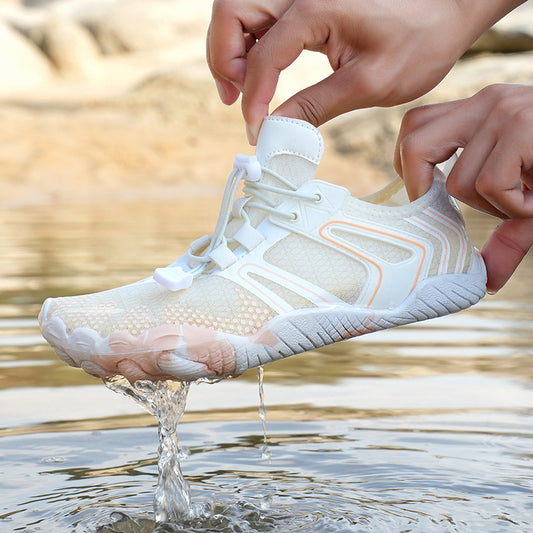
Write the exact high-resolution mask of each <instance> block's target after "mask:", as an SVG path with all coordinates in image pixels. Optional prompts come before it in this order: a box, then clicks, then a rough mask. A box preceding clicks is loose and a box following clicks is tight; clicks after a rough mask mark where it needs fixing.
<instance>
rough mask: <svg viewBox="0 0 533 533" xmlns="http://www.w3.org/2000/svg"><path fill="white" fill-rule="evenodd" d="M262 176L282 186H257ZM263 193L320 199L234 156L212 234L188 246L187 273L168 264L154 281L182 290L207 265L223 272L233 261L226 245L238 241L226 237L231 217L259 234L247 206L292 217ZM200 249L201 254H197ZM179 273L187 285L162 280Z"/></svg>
mask: <svg viewBox="0 0 533 533" xmlns="http://www.w3.org/2000/svg"><path fill="white" fill-rule="evenodd" d="M262 173H265V174H268V175H270V176H272V177H273V178H275V179H276V180H277V181H278V182H279V183H280V184H282V185H284V187H277V186H275V185H269V184H267V183H261V182H260V181H259V180H260V178H261V174H262ZM241 180H244V182H245V185H244V188H243V192H244V197H243V198H242V199H241V202H240V205H236V207H237V208H236V209H232V207H233V205H234V199H235V194H236V193H237V189H238V187H239V184H240V182H241ZM267 192H268V193H274V194H276V195H280V196H286V197H290V198H298V199H302V200H307V201H315V202H316V201H320V200H321V197H320V195H318V194H303V193H301V192H298V191H297V187H296V186H295V185H293V184H292V183H291V182H290V181H289V180H287V179H286V178H284V177H283V176H281V175H280V174H278V173H277V172H274V171H273V170H270V169H269V168H266V167H261V166H260V164H259V162H258V161H257V158H256V157H255V156H245V155H243V154H238V155H237V157H236V159H235V164H234V166H233V171H232V172H231V174H230V176H229V178H228V182H227V183H226V187H225V189H224V196H223V197H222V205H221V207H220V212H219V215H218V220H217V223H216V226H215V231H214V232H213V235H205V236H204V237H201V238H200V239H197V240H196V241H194V242H193V243H192V244H191V246H190V248H189V250H188V251H187V254H186V255H187V259H188V263H189V267H190V270H189V271H188V272H184V271H183V270H182V269H181V268H180V267H176V266H173V265H170V267H166V268H165V269H157V270H156V274H157V276H156V275H154V278H155V279H156V281H158V282H159V283H160V284H162V285H164V286H166V287H167V288H170V289H172V290H177V289H180V288H186V286H190V284H191V283H192V278H193V277H196V276H198V275H200V274H201V273H202V272H203V271H204V270H205V269H206V268H207V267H208V265H210V264H212V263H216V264H217V266H218V267H219V268H220V269H221V270H223V269H224V268H226V266H227V263H228V262H230V264H231V263H232V262H234V261H235V260H236V257H235V255H234V254H233V252H232V251H231V250H230V249H229V247H228V245H231V244H234V243H237V242H239V241H238V240H237V239H236V238H234V237H229V238H228V237H226V235H225V232H226V228H227V226H228V223H229V221H230V220H231V219H232V218H242V219H243V223H242V225H241V228H242V226H245V225H247V226H248V228H247V229H248V230H249V231H250V232H256V233H257V234H259V232H257V230H256V229H255V228H253V227H252V226H251V223H250V217H249V216H248V213H247V209H249V208H250V207H254V208H256V209H260V210H261V211H264V212H266V213H269V214H274V215H277V216H280V217H283V218H286V219H288V220H291V219H294V218H295V214H294V213H287V212H285V211H283V210H281V209H279V204H280V202H279V201H276V200H275V199H274V198H272V197H271V196H269V195H267V194H265V193H267ZM232 212H233V217H232ZM236 234H237V232H236ZM201 250H204V251H203V252H202V253H201V254H199V252H200V251H201ZM171 269H179V271H180V272H179V273H178V272H175V271H174V272H172V271H171ZM164 271H166V274H168V276H166V274H165V272H164ZM182 274H183V275H184V276H186V277H187V282H186V283H185V284H183V283H178V284H177V285H176V284H172V283H170V282H168V280H166V277H173V278H175V279H178V278H180V277H181V275H182ZM171 285H172V286H171ZM178 285H179V286H178ZM183 285H185V286H183Z"/></svg>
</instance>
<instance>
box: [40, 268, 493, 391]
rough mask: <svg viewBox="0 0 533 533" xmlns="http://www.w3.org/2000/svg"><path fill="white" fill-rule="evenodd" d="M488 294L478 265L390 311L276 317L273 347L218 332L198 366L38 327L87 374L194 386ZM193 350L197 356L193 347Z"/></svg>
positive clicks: (168, 353)
mask: <svg viewBox="0 0 533 533" xmlns="http://www.w3.org/2000/svg"><path fill="white" fill-rule="evenodd" d="M485 290H486V273H485V269H484V265H482V263H481V264H480V265H478V268H477V271H476V272H475V273H463V274H447V275H442V276H438V277H434V278H428V279H426V280H423V281H422V282H420V283H419V284H418V285H417V286H416V288H415V289H414V290H413V292H412V293H411V294H410V295H409V296H408V297H407V298H406V299H405V300H404V301H403V302H402V303H401V304H400V305H398V306H397V307H395V308H393V309H384V310H383V309H382V310H373V309H368V308H353V307H352V306H349V305H343V306H333V307H327V308H323V307H320V308H313V309H303V310H296V311H292V312H290V313H286V314H284V315H278V316H277V317H275V318H273V319H272V320H271V321H270V322H269V323H267V324H266V325H265V326H263V328H261V330H260V332H259V333H261V331H268V332H269V335H268V337H269V339H274V342H272V341H270V342H268V343H261V342H257V338H258V335H257V334H255V335H254V339H252V338H250V337H241V336H237V335H229V334H224V333H220V334H219V335H220V339H219V341H217V342H214V343H212V344H203V345H201V349H202V350H203V352H204V353H203V354H202V361H195V360H192V359H191V358H189V357H188V356H187V353H186V350H184V348H183V346H176V347H174V349H172V348H171V349H166V350H164V351H158V352H152V351H150V352H148V351H147V352H136V353H121V354H119V355H117V354H110V353H109V352H107V353H106V351H105V350H102V349H101V348H99V346H104V345H105V344H106V339H103V338H102V337H100V336H99V335H98V333H96V332H95V331H93V330H91V329H89V328H78V329H76V330H74V331H73V332H72V333H68V332H67V330H66V328H65V326H64V324H63V323H62V322H61V320H60V319H59V318H58V317H52V318H50V319H49V318H48V317H47V305H46V304H45V306H43V311H42V312H41V316H40V321H41V328H42V331H43V335H44V336H45V338H46V340H48V342H50V344H51V345H52V346H53V348H54V350H55V351H56V353H57V355H58V357H59V358H60V359H62V360H63V361H65V362H66V363H68V364H69V365H71V366H75V367H81V368H83V369H84V370H85V371H86V372H88V373H89V374H92V375H95V376H99V377H109V376H111V375H115V374H122V375H124V376H125V377H127V378H128V379H129V380H130V381H136V380H137V379H152V380H158V379H175V380H182V381H194V380H197V379H200V378H208V379H209V378H211V379H213V378H215V379H218V378H220V377H227V376H228V375H239V374H242V373H243V372H244V371H245V370H247V369H249V368H253V367H257V366H261V365H265V364H267V363H271V362H273V361H277V360H279V359H284V358H286V357H289V356H291V355H295V354H298V353H302V352H305V351H308V350H313V349H316V348H321V347H323V346H327V345H329V344H333V343H336V342H339V341H343V340H346V339H351V338H354V337H358V336H360V335H364V334H367V333H371V332H374V331H378V330H384V329H389V328H392V327H397V326H402V325H405V324H409V323H413V322H419V321H422V320H428V319H431V318H436V317H439V316H444V315H448V314H451V313H455V312H457V311H461V310H463V309H466V308H468V307H470V306H472V305H474V304H475V303H477V302H478V301H479V300H480V299H481V298H483V296H484V295H485ZM74 337H75V342H73V340H74ZM260 337H261V335H259V338H260ZM221 342H223V344H222V345H221ZM73 346H75V349H74V348H72V347H73ZM195 351H196V352H197V351H198V348H197V347H196V348H195ZM222 352H223V353H222ZM221 357H226V358H227V357H229V358H230V359H231V358H233V361H234V369H233V370H232V371H231V372H230V373H220V372H217V371H216V370H213V368H212V367H211V366H210V365H209V364H206V363H205V362H206V361H216V360H220V358H221ZM95 359H96V360H97V361H95Z"/></svg>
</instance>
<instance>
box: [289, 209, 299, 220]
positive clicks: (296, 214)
mask: <svg viewBox="0 0 533 533" xmlns="http://www.w3.org/2000/svg"><path fill="white" fill-rule="evenodd" d="M291 215H292V219H291V220H292V221H295V220H298V218H299V215H298V213H297V212H296V211H293V212H292V213H291Z"/></svg>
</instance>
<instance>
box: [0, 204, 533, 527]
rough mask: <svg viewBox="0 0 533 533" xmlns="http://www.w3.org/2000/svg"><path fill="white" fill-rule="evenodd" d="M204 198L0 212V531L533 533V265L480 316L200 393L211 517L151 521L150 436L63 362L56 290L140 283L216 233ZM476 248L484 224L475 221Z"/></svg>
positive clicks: (398, 332) (187, 445) (339, 349)
mask: <svg viewBox="0 0 533 533" xmlns="http://www.w3.org/2000/svg"><path fill="white" fill-rule="evenodd" d="M217 212H218V199H217V198H214V197H211V196H202V197H194V198H193V197H185V198H181V199H162V200H161V201H136V200H134V199H132V200H131V201H130V202H123V203H114V204H105V203H102V204H80V205H76V206H54V207H53V208H52V207H49V206H48V207H47V206H34V207H27V208H21V209H14V210H9V211H1V212H0V249H1V250H2V254H1V256H0V294H1V296H0V406H1V407H0V487H1V490H2V492H1V494H2V498H1V501H0V531H1V532H2V533H3V532H4V531H5V532H6V533H7V532H15V531H24V532H37V531H39V532H41V531H42V532H48V533H55V532H76V533H82V532H83V533H85V532H87V533H89V532H90V533H94V532H97V531H98V532H99V533H111V532H131V533H147V532H151V531H157V532H159V533H162V532H177V531H189V532H196V531H198V532H219V531H220V532H224V531H228V532H237V531H238V532H251V531H278V532H290V531H298V532H310V533H311V532H312V533H314V532H327V533H329V532H344V531H346V532H352V531H355V532H359V531H361V532H366V531H375V532H379V533H384V532H385V533H386V532H389V531H390V532H394V533H396V532H399V531H419V532H424V533H427V532H432V531H444V532H452V531H459V532H478V531H483V532H484V533H492V532H500V531H501V532H508V531H516V532H525V531H531V530H533V452H532V450H533V424H532V415H533V364H532V363H533V343H532V341H533V283H532V282H533V275H532V274H533V258H532V257H531V256H529V257H528V258H527V259H526V261H525V262H524V263H523V264H522V266H521V268H520V270H519V272H518V273H517V275H516V276H515V277H514V278H513V280H512V281H511V282H510V283H509V284H508V286H507V287H506V288H505V289H504V290H502V291H501V292H500V293H499V294H498V295H496V296H492V297H487V298H485V300H483V301H482V302H481V303H480V304H479V305H477V306H476V307H474V308H473V309H469V310H467V311H464V312H462V313H460V314H458V315H453V316H449V317H444V318H440V319H437V320H433V321H428V322H424V323H420V324H415V325H410V326H406V327H403V328H397V329H393V330H389V331H384V332H378V333H374V334H371V335H367V336H365V337H361V338H360V339H358V340H356V341H349V342H346V343H342V344H338V345H335V346H332V347H329V348H326V349H322V350H319V351H314V352H311V353H307V354H302V355H298V356H294V357H292V358H289V359H287V360H285V361H279V362H277V363H274V364H271V365H268V366H266V367H265V369H264V397H265V401H266V407H267V412H268V414H267V417H266V428H267V433H268V448H267V449H266V450H267V451H268V453H265V449H264V435H263V424H262V422H263V421H262V419H261V417H260V416H259V414H258V404H259V396H258V385H257V370H255V369H253V370H251V371H250V372H247V373H245V374H244V375H243V376H241V377H240V378H237V379H233V380H226V381H223V382H220V383H215V384H207V383H201V384H193V385H192V386H191V387H190V391H189V398H188V402H187V408H186V412H185V414H184V416H183V419H182V422H181V423H180V426H179V431H178V433H179V441H180V445H181V456H182V464H181V468H182V471H183V474H184V476H185V478H186V480H187V481H188V483H189V485H190V490H191V497H192V501H193V502H196V503H198V505H199V506H200V507H199V508H201V509H204V511H205V512H204V513H203V514H201V513H200V514H197V515H196V516H195V517H194V518H191V519H190V520H187V521H185V522H182V523H180V524H170V523H168V524H163V525H159V526H156V524H155V521H154V515H153V510H152V503H153V498H154V489H155V483H156V480H157V473H158V466H157V448H158V435H157V426H156V422H155V419H154V417H152V416H151V415H149V414H147V413H145V412H143V410H142V409H141V408H140V407H139V406H138V405H137V404H136V403H135V402H133V401H131V400H129V399H128V398H125V397H122V396H120V395H117V394H114V393H113V392H111V391H110V390H108V389H107V388H106V387H104V385H103V384H102V383H101V382H100V381H98V380H96V379H94V378H92V377H90V376H88V375H86V374H85V373H84V372H82V371H80V370H78V369H73V368H70V367H68V366H67V365H65V364H64V363H62V362H61V361H59V360H58V359H57V358H56V357H55V355H54V354H53V352H52V350H51V349H50V348H49V347H48V345H47V344H46V343H45V342H44V341H43V339H42V338H41V336H40V334H39V330H38V327H37V320H36V316H37V313H38V311H39V308H40V305H41V303H42V301H43V299H44V298H45V297H47V296H51V295H54V296H58V295H68V294H76V293H84V292H88V291H94V290H100V289H106V288H109V287H113V286H117V285H119V284H124V283H127V282H130V281H134V280H136V279H140V278H142V277H145V276H146V275H149V274H150V273H151V272H152V270H153V268H154V267H155V266H163V265H165V264H168V263H169V262H170V261H172V260H173V259H174V258H175V257H176V256H177V255H179V254H181V253H182V252H183V251H184V250H185V248H186V247H187V245H188V243H189V242H190V241H191V240H192V239H193V238H195V237H197V236H199V235H203V234H205V233H209V232H210V231H211V230H212V228H213V227H214V221H215V219H216V215H217ZM467 219H468V226H469V228H470V231H471V234H472V235H473V238H474V240H475V241H476V242H477V243H480V244H481V243H482V242H483V240H484V239H485V238H486V236H487V235H488V233H489V232H490V229H491V227H492V226H493V225H494V222H493V221H492V220H491V219H489V218H487V217H484V216H482V215H479V214H475V213H473V212H468V213H467Z"/></svg>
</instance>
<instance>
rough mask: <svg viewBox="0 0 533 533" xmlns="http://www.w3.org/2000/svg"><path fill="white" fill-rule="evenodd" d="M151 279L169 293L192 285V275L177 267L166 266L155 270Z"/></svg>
mask: <svg viewBox="0 0 533 533" xmlns="http://www.w3.org/2000/svg"><path fill="white" fill-rule="evenodd" d="M153 278H154V280H155V281H157V283H159V285H162V286H163V287H165V288H166V289H168V290H169V291H179V290H181V289H188V288H189V287H190V286H191V285H192V280H193V275H192V274H190V273H189V272H185V271H184V270H183V269H182V268H181V267H179V266H168V267H160V268H156V269H155V272H154V275H153Z"/></svg>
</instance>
